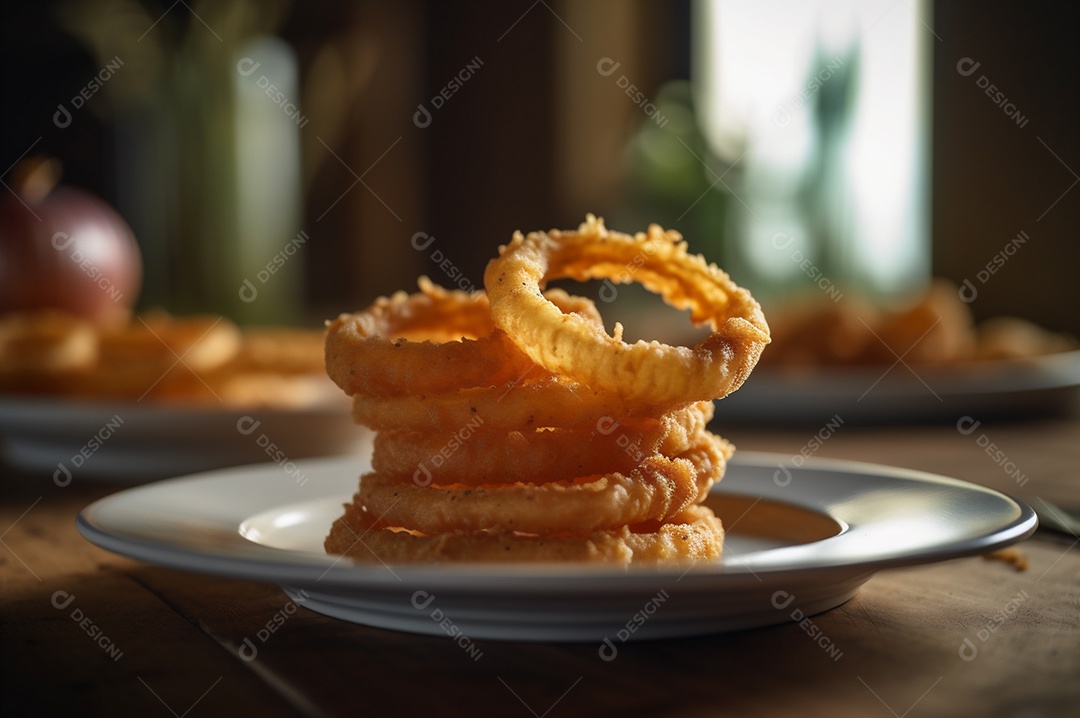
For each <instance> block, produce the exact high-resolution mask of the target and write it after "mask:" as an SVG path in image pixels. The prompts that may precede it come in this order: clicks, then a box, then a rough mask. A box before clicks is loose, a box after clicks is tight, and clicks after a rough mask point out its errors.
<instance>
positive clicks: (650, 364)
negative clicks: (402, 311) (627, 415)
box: [484, 215, 769, 403]
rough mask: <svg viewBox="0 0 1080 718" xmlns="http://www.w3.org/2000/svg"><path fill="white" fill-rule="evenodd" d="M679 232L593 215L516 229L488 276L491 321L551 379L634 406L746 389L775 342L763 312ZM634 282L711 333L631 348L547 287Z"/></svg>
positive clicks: (715, 395)
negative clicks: (558, 301) (564, 228)
mask: <svg viewBox="0 0 1080 718" xmlns="http://www.w3.org/2000/svg"><path fill="white" fill-rule="evenodd" d="M681 240H682V237H681V235H679V234H678V233H677V232H674V231H670V232H664V231H663V230H662V229H661V228H660V227H659V226H658V225H651V226H650V227H649V231H648V234H642V233H638V234H637V235H635V236H630V235H626V234H622V233H619V232H609V231H608V230H607V229H606V228H605V227H604V224H603V222H602V221H601V220H598V219H596V218H595V217H594V216H593V215H588V216H587V218H586V221H585V222H584V223H582V224H581V226H580V227H579V228H578V230H577V231H576V232H561V231H558V230H552V231H550V232H534V233H531V234H529V235H528V236H527V237H525V236H522V235H521V233H520V232H518V233H516V234H515V235H514V238H513V240H512V241H511V242H510V244H508V245H505V246H503V247H500V249H499V257H497V258H496V259H493V260H492V261H491V262H490V263H489V264H488V266H487V270H486V271H485V273H484V286H485V287H486V289H487V292H488V297H489V301H490V303H491V316H492V321H494V323H495V325H496V326H497V327H499V328H500V329H502V330H503V331H505V332H506V333H507V335H508V336H509V337H510V338H511V339H512V340H513V341H514V342H515V343H516V344H517V345H518V346H519V347H520V348H521V349H522V350H523V351H524V352H525V353H526V354H528V355H529V356H530V357H531V358H532V359H533V361H535V362H537V363H538V364H540V365H541V366H543V367H544V368H545V369H547V370H548V371H551V372H552V373H554V374H559V375H565V376H569V377H572V378H574V379H576V380H577V381H580V382H582V383H583V384H586V385H588V386H592V387H596V388H598V389H606V390H608V391H611V392H616V393H619V394H622V395H624V396H626V397H628V398H632V399H635V400H640V401H645V402H653V403H659V402H663V401H670V400H671V399H672V398H678V399H682V400H683V401H694V400H703V399H719V398H722V397H724V396H727V395H728V394H730V393H731V392H733V391H735V390H736V389H738V388H739V386H741V385H742V383H743V382H744V381H745V380H746V378H747V376H749V374H750V371H751V370H752V369H753V368H754V365H755V364H756V363H757V360H758V358H759V357H760V356H761V351H762V349H764V348H765V345H766V344H768V343H769V326H768V324H767V323H766V322H765V317H764V315H763V314H762V313H761V307H760V306H759V305H758V303H757V302H756V301H755V300H754V299H753V297H751V296H750V293H749V292H748V291H746V290H745V289H742V288H740V287H738V286H736V285H735V284H734V283H733V282H732V281H731V279H730V278H729V277H728V275H727V274H725V273H724V272H723V271H721V270H720V269H718V268H717V267H716V266H715V265H712V264H706V262H705V260H704V259H703V258H702V257H701V256H700V255H698V256H692V255H690V254H688V252H687V247H686V243H685V242H682V241H681ZM560 278H572V279H577V280H579V281H584V280H588V279H604V278H606V279H609V280H611V281H615V282H619V283H625V282H629V281H637V282H639V283H641V284H642V285H643V286H645V287H646V288H647V289H649V290H650V291H652V292H655V293H657V294H659V295H660V296H661V297H662V298H663V300H664V301H665V302H666V303H667V304H669V305H671V306H673V307H676V308H678V309H689V310H690V319H691V321H693V322H694V323H695V324H704V323H706V322H708V323H709V324H710V325H711V326H712V328H713V333H712V334H711V335H710V336H709V337H708V338H707V339H705V340H704V341H703V342H701V343H699V344H698V345H697V346H695V347H692V348H690V347H681V346H669V345H665V344H660V343H658V342H637V343H635V344H627V343H626V342H624V341H622V339H621V338H619V337H612V336H609V335H608V334H607V333H606V332H604V331H603V330H602V329H598V328H597V327H596V326H595V325H592V324H588V323H587V322H584V321H582V320H580V319H577V318H575V316H574V315H564V314H563V313H562V312H561V311H559V310H558V308H557V307H555V306H554V305H552V304H551V302H549V301H548V300H547V299H545V298H544V296H543V294H542V292H541V287H543V286H544V285H545V284H546V283H547V282H548V281H550V280H553V279H560Z"/></svg>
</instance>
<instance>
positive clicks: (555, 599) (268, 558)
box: [78, 452, 1036, 647]
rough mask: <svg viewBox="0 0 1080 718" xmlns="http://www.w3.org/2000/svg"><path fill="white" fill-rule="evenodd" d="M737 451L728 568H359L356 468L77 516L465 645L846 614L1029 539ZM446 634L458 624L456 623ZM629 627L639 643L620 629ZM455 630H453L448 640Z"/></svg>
mask: <svg viewBox="0 0 1080 718" xmlns="http://www.w3.org/2000/svg"><path fill="white" fill-rule="evenodd" d="M781 458H782V457H779V456H773V455H770V454H751V453H749V452H742V453H740V454H739V455H738V456H737V457H736V460H735V461H733V462H732V464H731V465H730V466H729V469H728V473H727V476H726V477H725V478H724V480H723V481H722V482H720V483H719V484H718V485H717V486H716V488H715V489H714V491H713V494H712V496H710V505H712V506H713V507H714V508H715V509H716V510H717V511H718V513H719V514H720V516H721V518H722V519H723V521H724V524H725V526H726V528H727V529H728V537H727V540H726V542H725V549H724V551H725V556H724V559H723V560H722V561H717V562H700V563H698V564H696V565H693V566H689V567H687V566H676V567H672V566H667V567H663V568H633V569H627V568H619V567H607V566H601V567H596V566H589V565H559V564H457V565H450V564H438V565H414V566H395V567H393V568H390V567H386V566H381V565H374V566H373V565H360V564H355V563H353V562H351V561H350V560H348V559H340V558H336V557H331V556H327V555H325V554H324V553H323V551H322V540H323V537H324V536H325V535H326V533H327V531H328V530H329V527H330V524H331V522H332V521H333V520H334V519H335V518H336V517H337V516H338V515H339V513H340V511H341V504H342V503H344V502H345V501H346V500H347V499H348V498H349V496H350V495H351V494H352V493H353V492H354V491H355V489H356V486H357V478H358V476H359V474H360V473H361V472H362V471H363V470H364V469H365V468H366V466H367V462H366V460H363V459H340V458H339V459H330V460H315V461H309V462H301V463H300V464H299V465H298V468H299V471H300V473H301V474H302V475H303V480H302V481H301V480H298V479H297V478H296V477H295V476H291V475H288V474H286V473H285V472H283V470H282V469H281V467H279V466H276V465H260V466H247V467H240V468H234V469H226V470H219V471H213V472H207V473H204V474H201V475H196V476H190V477H183V478H178V479H173V480H169V481H163V482H159V483H155V484H151V485H147V486H142V487H138V488H132V489H128V490H125V491H122V492H120V493H118V494H115V495H113V496H110V497H108V498H105V499H102V500H101V501H98V502H96V503H94V504H92V505H90V506H88V507H87V508H86V509H84V510H83V511H82V512H81V513H80V514H79V517H78V527H79V530H80V531H81V532H82V534H83V535H84V536H85V537H86V538H87V539H89V540H90V541H92V542H93V543H95V544H97V545H98V546H101V547H102V548H105V549H108V550H110V551H114V552H116V553H119V554H123V555H125V556H130V557H133V558H137V559H140V560H143V561H149V562H152V563H157V564H161V565H164V566H170V567H173V568H180V569H187V570H191V571H199V572H202V573H210V574H215V575H222V576H229V577H235V578H246V579H256V580H260V581H272V582H276V583H278V584H280V585H282V586H283V587H284V588H285V590H286V592H288V593H289V595H290V596H293V597H294V598H296V599H297V600H298V601H301V600H302V602H303V605H304V606H306V607H307V608H309V609H312V610H314V611H318V612H320V613H324V614H327V615H330V616H335V617H337V618H342V619H344V620H347V621H353V622H356V623H362V624H366V625H371V626H379V627H383V628H391V629H398V630H403V631H411V632H416V633H425V634H433V635H441V634H442V633H444V632H450V633H451V634H452V635H456V636H458V638H459V642H460V635H464V636H465V637H468V639H481V638H487V639H503V640H526V641H598V642H599V641H602V640H603V639H605V638H607V639H608V640H609V641H611V642H612V645H613V646H616V647H617V645H618V643H619V642H620V641H621V640H622V639H623V638H624V637H625V638H635V639H636V638H662V637H673V636H686V635H695V634H704V633H713V632H720V631H728V630H734V629H741V628H749V627H754V626H763V625H769V624H774V623H782V622H785V621H790V620H792V617H793V616H795V617H798V616H799V615H801V614H799V613H797V612H800V611H801V612H802V614H806V615H812V614H814V613H818V612H820V611H825V610H827V609H830V608H833V607H835V606H838V605H840V604H841V603H843V602H844V601H846V600H848V599H849V598H850V597H851V596H852V595H853V594H854V593H855V591H856V590H857V589H858V587H859V586H860V585H862V584H863V583H864V582H865V581H866V580H867V579H868V578H869V577H870V576H871V574H873V572H875V571H877V570H879V569H883V568H889V567H894V566H906V565H912V564H920V563H928V562H932V561H941V560H944V559H949V558H955V557H958V556H966V555H972V554H979V553H985V552H988V551H991V550H994V549H996V548H1000V547H1002V546H1005V545H1008V544H1011V543H1014V542H1016V541H1019V540H1021V539H1023V538H1025V537H1026V536H1028V535H1030V534H1031V533H1032V532H1033V531H1034V530H1035V526H1036V519H1035V515H1034V513H1033V512H1032V510H1031V509H1030V508H1029V507H1027V506H1026V505H1023V504H1020V503H1017V502H1016V501H1013V500H1012V499H1010V498H1009V497H1007V496H1004V495H1003V494H999V493H997V492H995V491H991V490H989V489H984V488H981V487H977V486H973V485H971V484H966V483H964V482H961V481H957V480H954V479H948V478H944V477H940V476H933V475H930V474H924V473H919V472H914V471H908V470H904V469H894V468H888V467H882V466H876V465H871V464H856V463H850V462H837V461H824V460H811V461H807V462H806V464H804V465H803V466H802V467H801V468H798V469H791V470H790V472H791V473H790V478H788V476H787V475H785V474H783V473H778V472H777V467H778V464H779V460H780V459H781ZM451 626H452V627H453V628H450V627H451ZM631 628H633V629H634V630H633V631H631V630H630V629H631ZM455 632H460V634H458V633H455Z"/></svg>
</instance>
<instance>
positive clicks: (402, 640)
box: [0, 418, 1080, 718]
mask: <svg viewBox="0 0 1080 718" xmlns="http://www.w3.org/2000/svg"><path fill="white" fill-rule="evenodd" d="M726 433H727V434H728V435H729V436H730V437H731V438H732V439H733V440H734V441H735V442H736V443H737V444H738V445H739V446H740V447H741V448H743V449H756V450H766V451H776V452H781V453H785V454H789V455H791V454H795V453H796V452H798V451H799V450H800V449H801V448H802V447H804V446H805V445H806V443H807V440H808V439H809V438H810V436H812V435H813V434H814V433H816V429H808V430H801V431H800V430H783V431H765V430H740V429H736V428H732V429H731V430H729V431H728V432H726ZM984 436H985V441H984V440H983V438H982V437H984ZM991 442H992V443H993V444H994V445H995V446H996V447H999V448H1000V450H1001V451H1002V452H1003V454H1002V455H1001V456H1005V457H1007V462H1008V463H1005V462H1003V461H1002V459H1001V456H995V455H991V454H988V453H987V447H986V446H984V444H988V443H991ZM816 453H817V454H818V455H820V456H831V457H841V458H851V459H860V460H867V461H874V462H880V463H887V464H894V465H899V466H907V467H911V468H916V469H922V470H926V471H931V472H936V473H941V474H946V475H950V476H955V477H958V478H961V479H965V480H968V481H972V482H975V483H980V484H984V485H987V486H991V487H993V488H996V489H1000V490H1003V491H1006V492H1008V493H1011V494H1013V495H1016V496H1019V497H1022V498H1025V499H1028V500H1034V498H1035V497H1036V496H1042V497H1046V498H1048V499H1050V500H1053V501H1056V502H1059V503H1061V504H1063V505H1066V506H1073V507H1077V506H1080V472H1078V469H1077V466H1078V465H1080V419H1077V418H1063V419H1047V420H1041V421H1027V422H1024V423H1012V424H1010V423H1006V422H1003V421H999V422H990V421H986V422H983V423H982V425H980V426H979V427H978V430H977V431H975V432H973V433H970V434H964V433H961V432H960V431H958V430H957V428H956V427H955V426H953V425H938V426H932V427H903V428H856V427H842V428H841V429H840V430H838V431H837V432H836V433H835V434H833V435H832V436H831V437H830V438H828V440H827V441H826V442H825V443H824V446H822V447H821V448H820V449H818V450H817V452H816ZM1018 472H1019V474H1018ZM1010 474H1011V475H1010ZM1019 475H1022V476H1023V477H1026V481H1024V482H1023V485H1018V476H1019ZM2 486H3V499H2V506H0V636H2V646H3V650H0V661H2V668H0V683H2V689H0V714H3V715H7V716H16V715H61V714H65V715H66V714H102V715H110V716H114V715H125V714H128V713H136V714H139V715H170V714H172V715H174V716H196V715H212V714H217V715H221V714H226V713H229V714H233V715H236V714H238V713H242V714H244V715H260V716H275V715H296V714H310V715H323V714H326V715H339V714H342V715H343V714H360V713H374V712H376V711H378V712H386V711H391V712H392V713H393V714H395V715H410V716H411V715H508V716H514V715H520V716H529V715H532V716H537V717H540V716H551V717H552V718H555V717H557V716H573V715H619V716H627V715H678V716H698V715H729V714H730V715H777V714H785V713H794V714H798V715H807V716H813V715H820V716H829V717H830V718H834V717H835V716H848V715H850V716H883V717H886V718H887V717H888V716H895V717H897V718H899V717H901V716H911V717H912V718H915V717H916V716H928V715H948V716H956V715H980V716H989V715H1002V716H1006V715H1008V716H1063V715H1080V681H1078V680H1077V677H1078V676H1080V548H1077V544H1078V542H1080V541H1078V539H1077V538H1076V537H1072V536H1069V537H1066V536H1062V535H1058V534H1050V533H1046V532H1043V531H1040V532H1039V533H1038V534H1036V536H1035V537H1034V538H1032V539H1029V540H1028V541H1026V542H1024V543H1023V544H1021V545H1020V548H1021V550H1022V551H1023V552H1024V553H1025V554H1026V555H1027V556H1028V557H1029V558H1030V568H1029V569H1028V570H1027V571H1023V572H1020V571H1016V570H1015V569H1014V568H1013V567H1011V566H1009V565H1006V564H1004V563H1001V562H996V561H985V560H983V559H981V558H968V559H960V560H955V561H949V562H946V563H942V564H937V565H930V566H925V567H920V568H910V569H902V570H892V571H885V572H882V573H880V574H878V575H877V576H875V577H874V578H872V579H871V580H870V582H869V583H868V584H866V585H865V586H864V587H863V588H862V590H861V591H860V592H859V593H858V594H857V595H856V596H855V598H853V599H852V600H851V601H849V602H848V603H846V604H845V605H843V606H842V607H840V608H838V609H835V610H833V611H830V612H828V613H826V614H823V615H821V616H818V617H815V618H814V624H815V625H816V626H817V627H818V628H819V629H820V631H821V632H822V634H823V635H825V636H827V637H828V639H829V641H830V642H831V643H832V644H833V645H834V646H835V647H836V649H837V651H835V652H834V653H837V652H838V653H839V655H830V654H829V653H828V652H826V651H825V650H823V649H822V648H821V646H819V644H818V642H815V640H814V639H813V637H812V636H810V635H809V634H808V633H807V632H805V631H804V629H803V628H800V626H799V625H797V624H796V623H790V624H787V625H781V626H776V627H772V628H764V629H759V630H752V631H744V632H739V633H733V634H728V635H718V636H702V637H699V638H691V639H682V640H667V641H657V642H648V643H636V644H635V643H631V644H627V645H626V646H624V647H621V649H620V651H619V655H618V657H617V659H616V660H614V661H610V662H608V661H604V660H601V659H600V657H599V655H598V650H597V646H596V645H594V644H588V645H584V644H582V645H554V644H542V643H534V644H517V643H498V642H491V641H479V642H477V647H478V648H479V650H480V651H481V652H482V655H481V656H480V657H479V659H477V660H474V659H473V658H472V657H470V656H469V655H467V654H466V653H464V652H463V651H462V650H461V648H460V647H459V646H458V645H456V644H455V643H454V642H453V641H452V640H450V639H448V638H445V637H443V638H432V637H423V636H415V635H410V634H406V633H397V632H394V631H387V630H381V629H376V628H367V627H364V626H357V625H351V624H348V623H344V622H341V621H337V620H334V619H330V618H326V617H324V616H321V615H317V614H314V613H311V612H309V611H306V610H303V609H300V610H290V602H289V600H288V599H287V597H286V596H285V595H284V594H283V593H282V592H281V591H280V589H278V588H277V587H276V586H272V585H265V584H259V583H252V582H247V581H234V580H226V579H221V578H214V577H207V576H202V575H198V574H190V573H184V572H180V571H175V570H170V569H165V568H158V567H155V566H150V565H146V564H142V563H138V562H134V561H130V560H127V559H124V558H120V557H118V556H115V555H113V554H110V553H107V552H105V551H102V550H100V549H98V548H96V547H94V546H92V545H91V544H89V543H87V542H86V541H84V540H83V539H82V538H81V537H80V536H79V535H78V534H77V532H76V530H75V524H74V518H75V515H76V513H77V512H78V511H79V509H81V508H82V507H83V506H84V505H86V504H87V503H89V502H90V501H92V500H94V499H97V498H99V497H102V496H104V495H106V494H108V493H110V492H111V491H113V490H115V488H114V487H108V486H103V485H100V484H82V483H79V482H77V481H76V482H73V483H72V484H71V485H69V486H67V487H64V488H60V487H57V486H56V485H55V484H54V483H53V482H52V480H51V476H26V475H22V474H19V473H18V472H15V471H13V470H6V471H5V472H4V476H3V479H2ZM57 606H59V607H57ZM271 629H273V630H271ZM260 631H261V632H262V634H261V636H260ZM263 637H265V638H263ZM245 638H248V639H249V641H251V642H253V643H255V645H257V646H258V655H257V656H256V657H255V659H254V660H250V661H248V660H243V659H242V657H241V650H242V649H243V647H244V645H245V642H244V641H245ZM256 639H257V640H256Z"/></svg>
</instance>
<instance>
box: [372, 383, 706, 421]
mask: <svg viewBox="0 0 1080 718" xmlns="http://www.w3.org/2000/svg"><path fill="white" fill-rule="evenodd" d="M533 371H535V372H536V373H538V374H539V373H546V372H544V370H542V369H539V368H534V370H533ZM685 404H686V402H666V403H662V404H656V405H651V404H643V403H641V402H636V401H631V400H627V399H626V398H624V397H621V396H619V395H617V394H613V393H610V392H596V391H593V390H592V389H589V388H587V387H585V386H583V385H581V384H578V383H576V382H573V381H570V380H567V379H563V378H561V377H553V376H550V375H547V376H545V377H543V378H541V379H537V380H535V381H533V380H531V378H529V377H528V376H527V377H526V379H524V380H522V381H517V382H506V383H504V384H503V385H501V386H493V387H478V388H472V389H463V390H461V391H458V392H455V393H453V394H415V395H408V396H392V397H372V396H367V395H362V394H357V395H356V396H354V397H353V420H355V421H356V422H357V423H359V424H363V425H365V426H369V427H371V428H372V429H375V430H376V431H383V430H390V429H413V430H417V431H440V430H445V428H446V427H447V426H464V425H465V424H467V423H468V422H469V421H471V420H472V418H473V417H474V416H476V415H480V416H483V417H484V423H485V426H491V427H502V428H507V429H514V428H524V427H528V428H543V427H548V426H560V427H563V428H567V429H591V428H593V427H595V426H596V425H597V422H599V421H600V420H601V419H603V418H604V417H625V418H626V419H627V420H629V419H634V418H646V417H650V416H657V415H658V414H663V413H665V412H667V411H670V410H671V409H672V408H675V407H678V406H683V405H685Z"/></svg>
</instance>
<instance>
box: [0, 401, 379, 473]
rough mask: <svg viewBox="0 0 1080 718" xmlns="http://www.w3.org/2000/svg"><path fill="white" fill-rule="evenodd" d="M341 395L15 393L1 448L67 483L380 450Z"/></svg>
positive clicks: (2, 404) (1, 429) (4, 407)
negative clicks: (290, 402) (216, 403)
mask: <svg viewBox="0 0 1080 718" xmlns="http://www.w3.org/2000/svg"><path fill="white" fill-rule="evenodd" d="M335 398H337V397H335ZM340 399H341V401H327V402H326V403H323V404H318V405H314V406H311V407H307V408H303V409H248V410H242V409H218V408H214V407H206V408H202V407H183V406H164V405H161V404H152V403H150V402H146V403H134V402H130V403H122V402H116V403H111V404H110V403H103V402H89V401H87V402H78V401H64V400H57V399H22V398H19V399H16V398H11V397H5V398H3V399H0V453H2V456H3V458H4V461H6V462H7V463H8V464H10V465H12V466H16V467H18V468H21V469H24V470H26V471H27V472H30V473H32V474H35V475H40V474H42V473H46V472H47V473H48V475H50V476H52V477H53V480H54V481H55V482H57V483H58V484H60V485H67V483H68V482H72V481H76V482H77V481H83V480H92V481H115V482H121V483H134V482H139V481H146V480H149V479H161V478H165V477H169V476H177V475H179V474H186V473H192V472H195V471H205V470H207V469H214V468H220V467H224V466H239V465H242V464H252V463H256V462H265V461H275V462H279V463H280V464H282V465H283V466H285V465H288V466H289V467H293V462H295V461H296V460H297V459H301V458H307V457H312V456H330V455H341V454H356V453H358V452H364V451H365V450H366V449H368V448H370V445H371V432H369V431H368V430H366V429H364V428H362V427H359V426H356V425H355V424H353V422H352V420H351V419H350V418H349V402H348V400H347V399H345V397H344V396H342V397H340ZM245 432H246V433H245Z"/></svg>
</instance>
